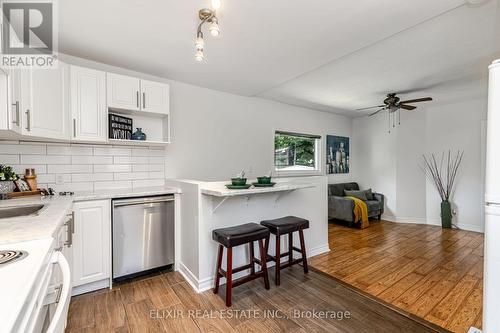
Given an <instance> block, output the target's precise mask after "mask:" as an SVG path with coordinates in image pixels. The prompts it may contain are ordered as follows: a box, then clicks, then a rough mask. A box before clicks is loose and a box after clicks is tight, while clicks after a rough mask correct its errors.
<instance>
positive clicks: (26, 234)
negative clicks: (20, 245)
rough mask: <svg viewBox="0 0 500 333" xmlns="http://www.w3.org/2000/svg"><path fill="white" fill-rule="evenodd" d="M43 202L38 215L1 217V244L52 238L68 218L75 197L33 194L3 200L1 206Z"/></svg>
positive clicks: (0, 202)
mask: <svg viewBox="0 0 500 333" xmlns="http://www.w3.org/2000/svg"><path fill="white" fill-rule="evenodd" d="M34 204H42V205H44V207H43V208H42V209H41V210H39V211H38V213H37V214H36V215H27V216H19V217H11V218H5V219H3V218H2V219H0V244H8V243H15V242H24V241H29V240H35V239H43V238H51V237H53V236H54V234H55V232H56V231H57V229H58V227H59V226H60V225H61V224H63V223H64V222H66V221H67V220H68V214H71V207H72V205H73V198H71V197H67V196H59V195H55V196H52V197H50V196H47V197H42V196H32V197H25V198H19V199H8V200H1V201H0V207H8V206H26V205H34Z"/></svg>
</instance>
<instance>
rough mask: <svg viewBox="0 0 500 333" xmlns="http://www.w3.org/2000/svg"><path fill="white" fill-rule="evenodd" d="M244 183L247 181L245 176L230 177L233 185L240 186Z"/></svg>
mask: <svg viewBox="0 0 500 333" xmlns="http://www.w3.org/2000/svg"><path fill="white" fill-rule="evenodd" d="M246 183H247V179H246V178H231V184H233V185H234V186H242V185H245V184H246Z"/></svg>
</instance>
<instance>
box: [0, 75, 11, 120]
mask: <svg viewBox="0 0 500 333" xmlns="http://www.w3.org/2000/svg"><path fill="white" fill-rule="evenodd" d="M8 78H9V77H8V76H7V73H4V72H3V71H2V70H1V69H0V130H8V129H9V118H10V117H9V106H8V103H9V96H8V92H9V89H8Z"/></svg>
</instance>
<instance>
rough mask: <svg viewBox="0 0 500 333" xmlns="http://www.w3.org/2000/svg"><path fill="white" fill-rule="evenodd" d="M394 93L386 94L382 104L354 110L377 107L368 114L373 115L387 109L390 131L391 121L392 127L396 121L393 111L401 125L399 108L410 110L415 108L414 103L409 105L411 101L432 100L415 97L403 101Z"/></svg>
mask: <svg viewBox="0 0 500 333" xmlns="http://www.w3.org/2000/svg"><path fill="white" fill-rule="evenodd" d="M396 95H397V94H396V93H390V94H387V97H386V98H385V99H384V102H383V103H384V104H382V105H377V106H370V107H367V108H361V109H357V110H356V111H362V110H370V109H375V108H379V109H378V110H377V111H375V112H373V113H370V114H369V115H368V116H369V117H371V116H374V115H376V114H377V113H379V112H380V111H384V110H387V111H389V112H388V114H389V133H391V123H392V127H396V122H395V113H396V112H397V113H398V114H397V117H398V125H401V109H403V110H407V111H412V110H415V109H416V108H417V107H416V106H414V105H409V104H413V103H420V102H430V101H432V97H423V98H416V99H408V100H405V101H402V100H401V98H399V97H398V96H396Z"/></svg>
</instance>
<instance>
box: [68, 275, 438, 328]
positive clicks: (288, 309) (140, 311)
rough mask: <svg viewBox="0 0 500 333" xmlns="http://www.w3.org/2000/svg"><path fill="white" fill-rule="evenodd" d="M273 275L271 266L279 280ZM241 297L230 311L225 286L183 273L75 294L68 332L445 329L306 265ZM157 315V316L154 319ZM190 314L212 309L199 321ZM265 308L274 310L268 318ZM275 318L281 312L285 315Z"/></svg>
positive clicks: (256, 284)
mask: <svg viewBox="0 0 500 333" xmlns="http://www.w3.org/2000/svg"><path fill="white" fill-rule="evenodd" d="M273 274H274V270H273V269H271V270H270V275H271V277H272V276H273ZM271 281H272V279H271ZM233 292H234V296H233V306H232V308H231V311H233V312H228V308H226V306H225V304H224V299H223V297H224V287H222V288H221V291H220V294H221V295H214V294H213V293H212V291H207V292H204V293H201V294H196V293H195V292H194V291H193V289H192V288H191V287H190V286H189V285H188V284H187V283H186V281H185V280H184V279H183V278H182V277H181V276H180V275H179V274H178V273H174V272H171V273H164V274H160V275H156V276H154V277H149V278H147V279H141V280H135V281H133V282H127V283H122V284H120V285H117V286H115V288H113V290H112V291H109V290H104V291H98V292H94V293H89V294H85V295H81V296H77V297H74V298H73V299H72V301H71V305H70V310H69V317H68V327H67V330H66V332H141V333H142V332H189V333H194V332H238V333H242V332H255V333H260V332H304V333H310V332H332V333H334V332H337V333H350V332H353V333H354V332H355V333H359V332H366V333H368V332H369V333H379V332H380V333H382V332H383V333H393V332H394V333H400V332H410V333H411V332H413V333H426V332H436V331H437V332H439V331H440V330H439V329H437V330H436V329H435V328H434V329H433V328H432V327H429V326H423V325H422V324H420V323H417V322H415V321H413V320H411V319H408V318H407V317H405V316H403V315H401V314H399V313H397V312H395V311H393V310H391V309H389V308H388V307H386V306H383V305H381V304H379V303H377V302H375V301H373V300H370V299H368V298H366V297H364V296H362V295H360V294H359V293H356V292H354V291H352V290H351V289H349V288H347V287H345V286H343V285H342V284H340V283H339V282H337V281H336V280H335V279H332V278H330V277H327V276H325V275H322V274H319V273H316V272H313V271H310V272H309V274H307V275H305V274H304V273H303V271H302V267H300V266H294V267H291V268H287V269H285V270H283V271H282V275H281V286H280V287H276V286H274V285H273V284H271V290H265V289H264V286H263V283H262V281H258V280H256V281H252V282H251V283H247V284H245V285H242V286H239V287H237V288H235V289H234V290H233ZM151 310H153V315H154V316H156V317H157V318H155V317H154V316H153V318H152V317H151V316H150V314H151V313H150V311H151ZM157 310H158V311H157ZM162 310H164V311H162ZM189 310H201V311H204V312H201V313H198V316H192V315H190V314H189ZM236 310H240V311H242V310H247V311H245V312H240V315H239V316H238V318H236V317H237V316H236V313H235V312H234V311H236ZM293 310H296V311H307V310H309V311H311V310H323V311H335V313H336V317H337V319H335V318H307V316H303V317H302V318H300V317H294V316H290V315H291V314H293V312H292V311H293ZM174 311H178V312H176V313H177V317H176V318H172V317H171V316H172V313H174ZM252 311H255V312H252ZM264 311H269V312H268V315H265V313H264ZM340 311H349V313H350V318H347V317H344V318H343V319H342V320H338V318H339V313H340ZM231 313H232V315H231ZM309 313H311V312H309ZM270 314H277V315H279V316H280V318H276V317H272V316H271V315H270ZM285 315H286V316H289V317H288V318H286V317H284V316H285ZM309 316H310V315H309Z"/></svg>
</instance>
